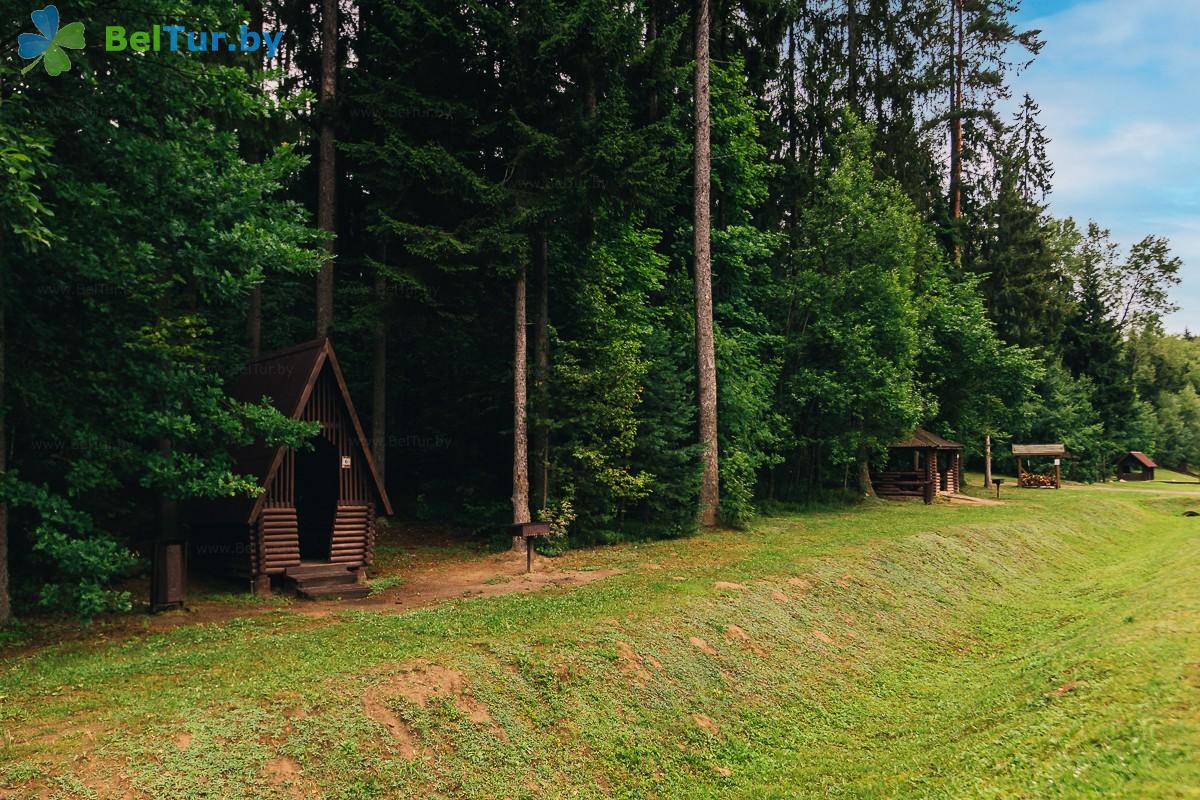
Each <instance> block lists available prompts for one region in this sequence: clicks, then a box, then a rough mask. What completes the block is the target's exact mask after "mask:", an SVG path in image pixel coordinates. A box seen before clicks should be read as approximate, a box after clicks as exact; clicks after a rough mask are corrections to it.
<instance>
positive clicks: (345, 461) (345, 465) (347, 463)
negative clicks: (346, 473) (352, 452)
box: [342, 456, 350, 469]
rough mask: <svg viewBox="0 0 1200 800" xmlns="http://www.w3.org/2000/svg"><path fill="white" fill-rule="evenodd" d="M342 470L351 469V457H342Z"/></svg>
mask: <svg viewBox="0 0 1200 800" xmlns="http://www.w3.org/2000/svg"><path fill="white" fill-rule="evenodd" d="M342 469H350V456H342Z"/></svg>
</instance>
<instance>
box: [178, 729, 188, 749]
mask: <svg viewBox="0 0 1200 800" xmlns="http://www.w3.org/2000/svg"><path fill="white" fill-rule="evenodd" d="M175 746H176V747H178V748H179V749H180V750H187V749H188V748H189V747H191V746H192V735H191V734H190V733H186V732H184V733H177V734H175Z"/></svg>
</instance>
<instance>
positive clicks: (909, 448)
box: [871, 428, 963, 503]
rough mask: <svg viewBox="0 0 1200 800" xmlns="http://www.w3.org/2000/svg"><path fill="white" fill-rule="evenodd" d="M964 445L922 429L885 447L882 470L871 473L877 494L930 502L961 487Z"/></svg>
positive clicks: (892, 497)
mask: <svg viewBox="0 0 1200 800" xmlns="http://www.w3.org/2000/svg"><path fill="white" fill-rule="evenodd" d="M962 454H963V446H962V445H961V444H959V443H958V442H952V441H950V440H949V439H944V438H942V437H941V436H938V435H937V434H936V433H931V432H929V431H927V430H925V429H924V428H917V429H916V430H915V431H913V434H912V436H910V437H908V438H907V439H905V440H903V441H900V442H896V443H895V444H893V445H890V446H889V447H888V461H887V466H886V468H885V469H883V470H880V471H878V472H872V473H871V485H872V486H874V488H875V494H877V495H878V496H879V497H886V498H889V499H897V498H903V497H920V498H922V499H923V500H924V501H925V502H926V503H932V502H933V499H934V498H935V497H936V496H937V495H939V494H957V493H958V491H959V490H960V489H961V488H962Z"/></svg>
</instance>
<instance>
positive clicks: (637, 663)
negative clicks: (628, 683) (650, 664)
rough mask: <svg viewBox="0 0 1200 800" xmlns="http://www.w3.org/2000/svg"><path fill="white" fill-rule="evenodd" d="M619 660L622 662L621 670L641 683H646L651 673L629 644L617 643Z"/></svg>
mask: <svg viewBox="0 0 1200 800" xmlns="http://www.w3.org/2000/svg"><path fill="white" fill-rule="evenodd" d="M617 659H618V660H619V661H620V662H621V670H622V671H624V672H626V673H628V674H630V675H632V676H633V677H634V678H636V679H637V680H639V681H646V680H649V678H650V673H649V672H648V671H647V670H646V667H645V665H644V664H643V663H642V657H641V656H639V655H638V654H637V651H636V650H634V649H633V647H632V646H631V645H630V644H629V643H628V642H622V641H618V642H617Z"/></svg>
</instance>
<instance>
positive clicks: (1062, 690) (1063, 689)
mask: <svg viewBox="0 0 1200 800" xmlns="http://www.w3.org/2000/svg"><path fill="white" fill-rule="evenodd" d="M1083 685H1084V683H1083V681H1067V682H1066V683H1064V684H1063V685H1062V686H1059V687H1057V688H1055V689H1054V691H1052V692H1050V695H1048V696H1052V697H1062V696H1063V695H1064V694H1070V693H1071V692H1073V691H1075V690H1076V689H1078V688H1079V687H1081V686H1083Z"/></svg>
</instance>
